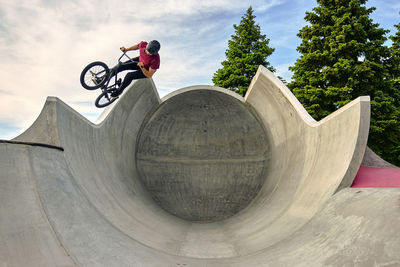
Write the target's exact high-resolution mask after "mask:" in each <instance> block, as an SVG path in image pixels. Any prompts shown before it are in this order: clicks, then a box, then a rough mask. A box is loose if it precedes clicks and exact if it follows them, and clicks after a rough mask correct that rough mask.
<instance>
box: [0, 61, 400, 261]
mask: <svg viewBox="0 0 400 267" xmlns="http://www.w3.org/2000/svg"><path fill="white" fill-rule="evenodd" d="M101 118H102V119H101V121H99V122H98V123H97V124H93V123H91V122H89V121H88V120H86V119H85V118H84V117H82V116H81V115H79V114H78V113H77V112H75V111H74V110H72V109H71V108H70V107H68V106H67V105H66V104H64V103H63V102H62V101H61V100H59V99H57V98H54V97H49V98H48V99H47V102H46V104H45V106H44V108H43V110H42V112H41V114H40V115H39V117H38V119H37V120H36V121H35V123H34V124H33V125H32V126H31V127H30V128H29V129H28V130H27V131H26V132H25V133H23V134H22V135H21V136H19V137H17V138H16V139H15V140H14V141H19V142H22V141H25V142H35V143H45V144H49V145H53V146H58V147H62V148H63V149H64V151H61V150H59V149H54V148H49V147H37V146H30V145H23V144H13V143H6V144H0V168H1V173H0V200H1V202H0V203H1V205H0V237H1V239H0V266H107V267H108V266H207V267H209V266H368V264H371V263H374V264H376V265H382V266H384V265H390V264H391V265H393V266H395V265H398V264H400V255H399V253H398V251H399V250H400V242H399V241H398V233H399V232H400V216H398V215H399V210H400V209H399V207H398V197H399V196H400V190H398V189H396V188H391V189H373V188H371V189H360V188H349V186H350V185H351V183H352V182H353V179H354V177H355V175H356V173H357V170H358V169H359V166H360V163H361V161H362V158H363V154H364V151H365V148H366V142H367V137H368V130H369V98H368V97H360V98H358V99H356V100H354V101H353V102H351V103H349V104H348V105H347V106H345V107H343V108H342V109H340V110H338V111H337V112H335V113H333V114H331V115H330V116H329V117H327V118H325V119H323V120H322V121H319V122H316V121H314V120H313V119H312V118H311V117H310V116H309V115H308V114H307V112H306V111H305V109H304V108H303V107H302V106H301V104H300V103H299V102H298V101H297V99H296V98H295V97H294V96H293V95H292V94H291V92H290V91H289V90H288V89H287V88H286V87H285V86H284V85H283V84H282V83H281V82H280V81H279V80H278V79H277V78H276V77H274V76H273V75H272V74H271V73H270V72H269V71H268V70H266V69H265V68H263V67H260V69H259V71H258V73H257V75H256V76H255V77H254V79H253V82H252V84H251V85H250V88H249V90H248V93H247V95H246V97H245V98H242V97H240V96H237V95H235V94H233V93H232V92H230V91H228V90H225V89H222V88H216V87H211V86H194V87H189V88H184V89H181V90H178V91H176V92H174V93H172V94H171V95H168V96H166V97H165V98H163V99H160V98H159V96H158V94H157V90H156V88H155V86H154V84H153V81H152V80H151V79H143V80H138V81H136V82H135V83H134V84H133V85H132V86H131V87H130V88H129V89H128V90H126V92H125V93H124V94H123V95H122V97H121V98H120V100H119V101H117V102H116V104H115V105H113V106H112V107H110V108H108V109H107V110H105V111H104V114H103V115H102V116H101Z"/></svg>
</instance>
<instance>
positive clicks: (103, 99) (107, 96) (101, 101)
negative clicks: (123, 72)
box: [94, 90, 118, 108]
mask: <svg viewBox="0 0 400 267" xmlns="http://www.w3.org/2000/svg"><path fill="white" fill-rule="evenodd" d="M112 92H113V90H106V91H103V92H102V93H101V94H100V95H99V96H98V97H97V98H96V101H95V102H94V104H95V105H96V107H98V108H104V107H106V106H108V105H110V104H112V103H113V102H114V101H115V100H117V99H118V97H112V96H111V93H112Z"/></svg>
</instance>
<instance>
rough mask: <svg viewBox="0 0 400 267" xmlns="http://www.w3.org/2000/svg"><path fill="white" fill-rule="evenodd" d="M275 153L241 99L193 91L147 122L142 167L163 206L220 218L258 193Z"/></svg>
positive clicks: (187, 215)
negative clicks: (271, 150)
mask: <svg viewBox="0 0 400 267" xmlns="http://www.w3.org/2000/svg"><path fill="white" fill-rule="evenodd" d="M269 150H270V149H269V145H268V140H267V137H266V134H265V131H264V129H263V128H262V126H261V125H260V123H259V122H258V121H257V119H256V117H255V115H254V114H253V113H252V112H251V110H250V109H249V108H248V106H246V105H245V104H244V103H243V101H241V100H240V97H234V96H233V95H232V94H230V93H226V92H225V91H223V90H216V89H213V90H211V89H210V90H195V89H193V90H186V91H182V92H180V93H179V94H176V95H174V96H172V97H170V98H168V99H167V100H165V101H164V102H163V103H162V104H161V105H160V106H159V107H158V109H157V110H156V111H155V112H154V113H153V114H152V115H151V116H150V117H149V118H148V120H147V121H146V122H145V123H144V126H143V127H142V132H141V134H140V137H139V141H138V145H137V152H136V153H137V155H136V159H137V162H136V165H137V169H138V172H139V176H140V179H141V181H142V182H143V184H144V186H145V187H146V188H147V190H148V191H149V192H150V194H151V196H152V198H153V199H154V200H155V201H156V202H157V203H158V204H159V205H160V206H161V207H162V208H163V209H165V210H166V211H168V212H169V213H171V214H174V215H176V216H178V217H180V218H182V219H185V220H190V221H199V222H210V221H219V220H222V219H226V218H228V217H230V216H232V215H234V214H236V213H237V212H239V211H240V210H242V209H243V208H245V207H246V206H247V205H248V204H249V203H250V202H251V201H252V200H253V199H254V197H255V196H256V195H257V193H258V192H259V190H260V189H261V187H262V185H263V182H264V180H265V172H266V170H265V169H266V166H267V161H268V159H269V158H270V155H269V153H270V152H269Z"/></svg>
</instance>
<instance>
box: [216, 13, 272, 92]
mask: <svg viewBox="0 0 400 267" xmlns="http://www.w3.org/2000/svg"><path fill="white" fill-rule="evenodd" d="M254 19H255V16H254V15H253V9H252V7H249V9H248V10H247V12H246V14H245V15H244V16H243V17H242V20H241V21H240V24H239V25H236V24H235V25H233V27H234V29H235V33H234V34H233V35H232V36H231V40H229V42H228V49H227V50H226V52H225V55H226V60H224V61H223V62H222V63H221V65H222V68H221V69H218V70H217V71H216V72H215V73H214V76H213V78H212V81H213V83H214V84H215V85H216V86H220V87H224V88H227V89H230V90H232V91H234V92H236V93H238V94H240V95H242V96H244V95H245V94H246V91H247V89H248V87H249V85H250V82H251V80H252V78H253V77H254V75H255V74H256V72H257V69H258V66H259V65H263V66H264V67H266V68H268V69H269V70H270V71H272V72H274V71H275V69H274V68H273V67H272V66H270V63H269V62H268V61H267V57H268V56H270V55H271V54H272V53H273V52H274V50H275V49H273V48H271V47H269V46H268V44H269V39H267V38H266V35H263V34H261V30H260V26H259V25H258V24H256V23H255V21H254Z"/></svg>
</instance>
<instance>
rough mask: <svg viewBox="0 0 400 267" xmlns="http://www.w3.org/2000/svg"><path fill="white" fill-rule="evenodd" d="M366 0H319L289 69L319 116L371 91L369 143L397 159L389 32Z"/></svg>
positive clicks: (305, 102) (308, 15)
mask: <svg viewBox="0 0 400 267" xmlns="http://www.w3.org/2000/svg"><path fill="white" fill-rule="evenodd" d="M366 2H367V0H317V3H318V6H317V7H315V8H314V9H313V12H307V13H306V16H305V20H306V21H308V22H309V23H310V25H307V26H305V27H303V28H302V29H301V30H300V32H299V34H298V36H299V37H300V38H302V43H301V44H300V45H299V47H298V48H297V50H298V51H299V52H300V53H301V56H300V58H299V59H298V60H297V61H296V62H295V65H294V66H293V67H291V68H290V69H291V70H292V71H293V73H294V74H293V77H292V78H293V81H292V82H291V83H290V84H289V85H288V86H289V88H290V89H291V90H292V91H293V93H294V94H295V95H296V97H297V98H298V99H299V100H300V102H302V104H303V105H304V106H305V108H306V109H307V111H308V112H309V113H310V114H311V116H313V117H314V118H315V119H317V120H319V119H321V118H323V117H325V116H327V115H328V114H330V113H331V112H333V111H335V110H337V109H338V108H340V107H342V106H343V105H345V104H347V103H348V102H350V101H351V100H353V99H355V98H357V97H359V96H362V95H369V96H370V97H371V127H370V135H369V141H368V145H369V146H370V147H371V148H372V149H373V150H374V151H375V152H376V153H377V154H378V155H380V156H383V157H384V158H385V159H386V160H388V161H390V162H392V163H395V164H398V163H400V158H399V157H398V156H399V155H396V152H395V147H397V146H398V145H399V139H398V137H397V136H399V135H400V127H399V120H398V119H399V118H398V114H399V112H398V109H399V107H396V105H395V103H394V98H393V88H392V82H391V80H390V78H389V76H390V74H389V68H388V67H387V65H388V64H387V62H388V59H389V58H390V49H389V48H388V47H387V46H385V45H384V43H385V41H386V40H387V38H386V37H385V34H386V33H387V32H388V31H387V30H384V29H382V28H379V25H378V24H376V23H373V21H372V19H371V18H370V17H369V15H370V14H371V13H372V12H373V11H374V10H375V8H366V7H365V4H366Z"/></svg>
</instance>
